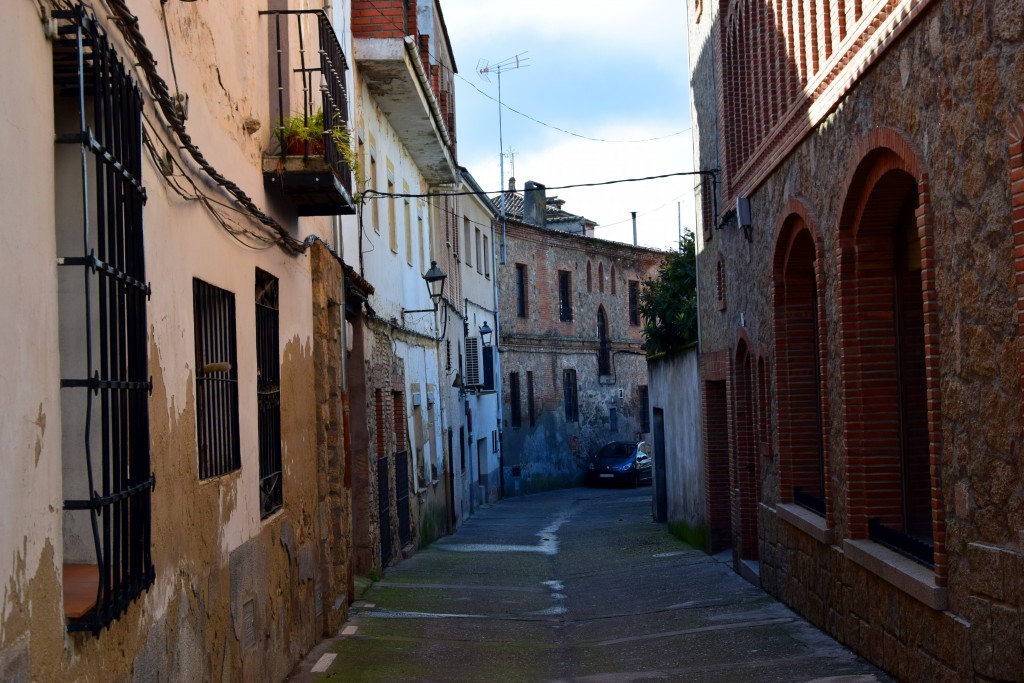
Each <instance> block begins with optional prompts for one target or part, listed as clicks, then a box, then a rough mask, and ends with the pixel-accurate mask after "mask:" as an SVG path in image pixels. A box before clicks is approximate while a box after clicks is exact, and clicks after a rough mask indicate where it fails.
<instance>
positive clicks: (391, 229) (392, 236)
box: [387, 161, 398, 254]
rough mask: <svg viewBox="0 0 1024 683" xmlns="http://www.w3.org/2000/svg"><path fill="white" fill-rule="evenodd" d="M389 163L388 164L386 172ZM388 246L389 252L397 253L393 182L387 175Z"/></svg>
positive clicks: (396, 221) (396, 222) (396, 220)
mask: <svg viewBox="0 0 1024 683" xmlns="http://www.w3.org/2000/svg"><path fill="white" fill-rule="evenodd" d="M390 166H391V162H390V161H389V162H388V171H390V170H391V168H390ZM387 199H388V246H390V247H391V251H393V252H395V253H396V254H397V253H398V219H397V217H396V216H395V181H394V179H393V178H392V177H391V174H390V172H389V173H388V198H387Z"/></svg>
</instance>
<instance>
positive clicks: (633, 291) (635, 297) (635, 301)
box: [629, 280, 640, 327]
mask: <svg viewBox="0 0 1024 683" xmlns="http://www.w3.org/2000/svg"><path fill="white" fill-rule="evenodd" d="M629 324H630V325H633V326H634V327H636V326H638V325H640V282H639V281H637V280H630V281H629Z"/></svg>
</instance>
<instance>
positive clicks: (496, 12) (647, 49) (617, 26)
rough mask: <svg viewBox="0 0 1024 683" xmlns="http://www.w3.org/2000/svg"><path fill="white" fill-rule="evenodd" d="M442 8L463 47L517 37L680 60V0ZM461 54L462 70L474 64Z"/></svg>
mask: <svg viewBox="0 0 1024 683" xmlns="http://www.w3.org/2000/svg"><path fill="white" fill-rule="evenodd" d="M442 9H443V11H444V13H445V21H446V22H447V25H448V33H449V35H451V36H452V40H453V42H455V43H459V42H461V43H462V44H463V45H464V46H466V47H469V46H481V47H484V48H486V47H489V46H492V45H495V44H501V43H503V42H505V39H507V38H508V36H510V35H519V36H522V38H523V41H524V42H526V41H528V40H530V39H533V40H539V41H545V42H557V43H562V44H564V45H566V46H574V47H576V48H577V49H581V48H584V47H588V46H589V48H590V49H591V50H605V51H614V52H615V53H618V54H625V53H630V54H632V55H633V56H639V57H643V58H645V59H647V60H650V61H651V62H658V63H663V64H666V65H668V66H669V67H671V66H672V65H673V64H676V65H679V64H681V60H682V59H684V58H685V53H686V43H685V35H686V5H685V3H684V2H680V0H631V2H629V3H622V2H612V1H611V0H605V1H603V2H602V1H600V0H598V1H594V0H519V1H518V2H514V3H513V2H502V3H496V2H481V0H444V1H443V3H442ZM521 49H528V47H524V48H521ZM507 56H511V55H504V54H501V55H494V58H496V59H503V58H505V57H507ZM467 58H468V56H467V55H463V56H461V58H460V55H459V54H458V53H456V60H457V61H460V60H461V62H462V63H463V69H465V67H466V66H475V61H476V60H475V59H471V61H472V62H473V63H472V64H467V63H466V60H467Z"/></svg>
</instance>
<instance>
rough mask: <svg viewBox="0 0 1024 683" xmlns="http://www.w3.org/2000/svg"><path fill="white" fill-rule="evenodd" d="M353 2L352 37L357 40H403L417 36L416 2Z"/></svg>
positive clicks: (412, 0)
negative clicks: (407, 4) (406, 4)
mask: <svg viewBox="0 0 1024 683" xmlns="http://www.w3.org/2000/svg"><path fill="white" fill-rule="evenodd" d="M408 3H409V7H408V11H406V7H405V3H404V2H403V0H353V1H352V35H353V36H354V37H356V38H403V37H405V36H410V35H416V33H417V29H416V0H408Z"/></svg>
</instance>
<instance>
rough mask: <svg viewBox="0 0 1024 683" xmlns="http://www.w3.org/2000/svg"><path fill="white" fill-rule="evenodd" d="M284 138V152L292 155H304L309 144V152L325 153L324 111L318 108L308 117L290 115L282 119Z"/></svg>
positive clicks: (314, 153) (315, 153)
mask: <svg viewBox="0 0 1024 683" xmlns="http://www.w3.org/2000/svg"><path fill="white" fill-rule="evenodd" d="M281 131H282V133H283V138H284V152H285V154H288V155H291V156H304V155H305V154H306V152H307V146H306V145H307V143H308V145H309V147H308V151H309V154H313V155H322V154H323V153H324V112H323V110H322V109H317V110H316V112H315V113H314V114H313V115H312V116H310V117H309V118H308V119H307V118H306V117H305V116H302V115H295V116H288V117H286V118H284V119H282V120H281Z"/></svg>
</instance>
